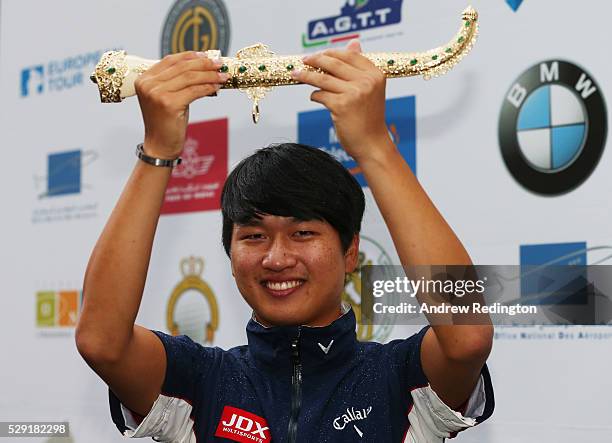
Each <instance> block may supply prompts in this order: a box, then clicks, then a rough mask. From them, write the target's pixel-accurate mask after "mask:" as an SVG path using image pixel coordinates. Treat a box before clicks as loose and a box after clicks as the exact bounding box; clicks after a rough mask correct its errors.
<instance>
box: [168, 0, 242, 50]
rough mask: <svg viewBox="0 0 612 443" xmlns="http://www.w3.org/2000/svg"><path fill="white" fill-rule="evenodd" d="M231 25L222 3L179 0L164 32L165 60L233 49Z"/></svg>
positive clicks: (172, 10) (209, 0)
mask: <svg viewBox="0 0 612 443" xmlns="http://www.w3.org/2000/svg"><path fill="white" fill-rule="evenodd" d="M229 38H230V23H229V18H228V14H227V9H226V8H225V4H224V3H223V1H222V0H177V1H176V2H175V3H174V5H173V6H172V8H171V9H170V13H169V14H168V18H167V19H166V23H165V24H164V29H163V32H162V43H161V52H162V57H163V56H166V55H168V54H176V53H178V52H184V51H207V50H209V49H219V50H220V51H221V54H223V55H226V54H227V51H228V49H229V40H230V39H229Z"/></svg>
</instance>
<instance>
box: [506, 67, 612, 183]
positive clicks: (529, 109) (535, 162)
mask: <svg viewBox="0 0 612 443" xmlns="http://www.w3.org/2000/svg"><path fill="white" fill-rule="evenodd" d="M606 113H607V112H606V104H605V101H604V97H603V95H602V93H601V90H600V88H599V86H598V85H597V83H596V82H595V80H594V79H593V77H592V76H591V75H590V74H588V73H587V72H586V71H585V70H584V69H582V68H580V67H579V66H577V65H575V64H573V63H570V62H566V61H561V60H548V61H544V62H542V63H539V64H537V65H534V66H532V67H531V68H529V69H528V70H527V71H525V72H524V73H523V74H521V76H520V77H519V78H518V79H517V81H516V82H515V83H514V84H513V85H512V86H511V87H510V90H509V91H508V93H507V94H506V98H505V100H504V104H503V106H502V110H501V115H500V119H499V143H500V146H501V151H502V155H503V158H504V162H505V163H506V166H507V167H508V170H509V171H510V173H511V174H512V175H513V176H514V178H515V179H516V180H517V181H518V182H519V183H520V184H521V185H523V186H524V187H525V188H527V189H528V190H530V191H532V192H535V193H538V194H543V195H559V194H563V193H566V192H569V191H571V190H573V189H575V188H576V187H578V186H579V185H580V184H581V183H582V182H584V181H585V180H586V179H587V178H588V177H589V175H590V174H591V173H592V172H593V170H594V169H595V167H596V166H597V163H598V162H599V159H600V157H601V154H602V152H603V149H604V146H605V143H606V135H607V116H606Z"/></svg>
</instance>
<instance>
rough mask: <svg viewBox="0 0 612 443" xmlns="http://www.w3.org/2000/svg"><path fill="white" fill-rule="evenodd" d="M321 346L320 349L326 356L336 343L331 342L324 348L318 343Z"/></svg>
mask: <svg viewBox="0 0 612 443" xmlns="http://www.w3.org/2000/svg"><path fill="white" fill-rule="evenodd" d="M317 344H318V345H319V347H320V348H321V351H323V352H325V355H327V353H328V352H329V350H330V349H331V345H333V344H334V341H333V340H332V341H330V342H329V344H328V345H327V347H325V346H323V345H322V344H321V343H317Z"/></svg>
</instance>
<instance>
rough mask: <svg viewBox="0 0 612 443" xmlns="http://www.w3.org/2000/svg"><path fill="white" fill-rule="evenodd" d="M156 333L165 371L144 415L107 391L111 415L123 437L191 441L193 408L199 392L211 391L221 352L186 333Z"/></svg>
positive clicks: (198, 397)
mask: <svg viewBox="0 0 612 443" xmlns="http://www.w3.org/2000/svg"><path fill="white" fill-rule="evenodd" d="M152 332H154V333H155V335H157V337H158V338H159V339H160V340H161V342H162V343H163V345H164V349H165V350H166V374H165V377H164V382H163V385H162V390H161V393H160V395H159V396H158V397H157V399H156V400H155V402H154V403H153V406H152V408H151V410H150V411H149V413H148V414H147V415H146V417H139V416H138V415H137V414H135V413H134V412H132V411H130V410H129V409H128V408H127V407H126V406H124V405H123V404H121V402H120V400H119V399H118V398H117V396H116V395H115V394H114V392H113V391H112V390H110V389H109V390H108V394H109V403H110V410H111V417H112V420H113V422H114V423H115V425H116V426H117V429H119V431H120V432H121V433H122V434H123V436H125V437H129V438H137V437H152V438H153V440H155V441H160V442H171V443H195V442H196V437H195V432H194V417H195V411H196V410H197V409H198V407H199V404H200V401H201V397H202V395H206V393H207V392H208V393H210V392H213V391H212V389H213V386H214V384H215V380H216V378H217V377H218V372H219V371H218V368H219V367H220V365H221V360H222V355H223V351H222V350H221V349H219V348H208V347H204V346H202V345H200V344H198V343H195V342H194V341H192V340H191V339H190V338H189V337H187V336H186V335H180V336H177V337H173V336H171V335H168V334H165V333H163V332H160V331H152Z"/></svg>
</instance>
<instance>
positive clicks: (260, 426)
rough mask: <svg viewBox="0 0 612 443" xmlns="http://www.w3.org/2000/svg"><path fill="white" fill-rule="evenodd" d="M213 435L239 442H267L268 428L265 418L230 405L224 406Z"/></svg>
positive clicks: (268, 437) (269, 438)
mask: <svg viewBox="0 0 612 443" xmlns="http://www.w3.org/2000/svg"><path fill="white" fill-rule="evenodd" d="M215 437H223V438H228V439H230V440H233V441H238V442H241V443H253V442H255V443H269V442H271V441H272V436H271V435H270V428H269V427H268V422H267V421H266V419H265V418H261V417H259V416H257V415H255V414H252V413H250V412H247V411H244V410H242V409H239V408H234V407H232V406H225V407H224V408H223V414H221V420H220V421H219V425H218V426H217V431H216V432H215Z"/></svg>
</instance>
